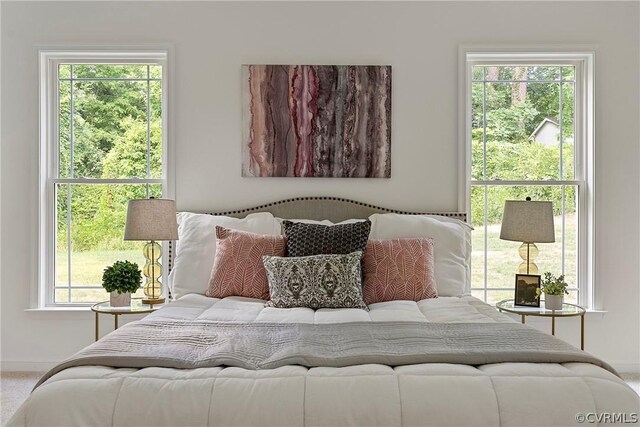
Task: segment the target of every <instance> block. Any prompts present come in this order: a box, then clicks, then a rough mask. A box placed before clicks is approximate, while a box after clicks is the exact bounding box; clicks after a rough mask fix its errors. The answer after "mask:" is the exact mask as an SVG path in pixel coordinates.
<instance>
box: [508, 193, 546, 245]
mask: <svg viewBox="0 0 640 427" xmlns="http://www.w3.org/2000/svg"><path fill="white" fill-rule="evenodd" d="M500 239H502V240H512V241H514V242H524V243H553V242H555V241H556V236H555V228H554V225H553V204H552V203H551V202H543V201H531V200H506V201H505V202H504V216H503V217H502V228H501V229H500Z"/></svg>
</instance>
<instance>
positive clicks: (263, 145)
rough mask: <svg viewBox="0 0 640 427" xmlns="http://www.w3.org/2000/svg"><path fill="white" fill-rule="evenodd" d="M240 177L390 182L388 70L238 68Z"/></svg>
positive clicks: (360, 67)
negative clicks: (241, 140) (241, 151)
mask: <svg viewBox="0 0 640 427" xmlns="http://www.w3.org/2000/svg"><path fill="white" fill-rule="evenodd" d="M242 73H243V77H242V80H243V85H244V87H243V97H244V99H243V120H244V124H243V126H244V131H243V159H242V162H243V164H242V175H243V176H249V177H334V178H389V177H390V176H391V66H373V65H371V66H370V65H366V66H365V65H245V66H243V70H242Z"/></svg>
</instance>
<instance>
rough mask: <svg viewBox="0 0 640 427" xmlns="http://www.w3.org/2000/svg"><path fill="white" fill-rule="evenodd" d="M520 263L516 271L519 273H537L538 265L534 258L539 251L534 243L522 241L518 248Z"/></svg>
mask: <svg viewBox="0 0 640 427" xmlns="http://www.w3.org/2000/svg"><path fill="white" fill-rule="evenodd" d="M518 253H519V254H520V258H522V263H521V264H520V265H519V266H518V273H520V274H538V266H537V265H536V263H535V262H533V260H534V259H536V258H537V257H538V254H539V253H540V252H539V251H538V247H537V246H536V244H535V243H523V244H522V245H520V249H518Z"/></svg>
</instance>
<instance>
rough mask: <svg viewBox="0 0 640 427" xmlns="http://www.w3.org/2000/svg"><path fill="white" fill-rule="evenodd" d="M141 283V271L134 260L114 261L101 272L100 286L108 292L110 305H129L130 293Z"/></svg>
mask: <svg viewBox="0 0 640 427" xmlns="http://www.w3.org/2000/svg"><path fill="white" fill-rule="evenodd" d="M141 283H142V273H140V268H138V264H136V263H134V262H129V261H116V262H115V263H113V265H110V266H109V267H107V268H105V269H104V273H102V287H103V288H105V290H106V291H107V292H110V298H109V299H110V303H111V306H112V307H123V306H127V305H130V304H131V294H132V293H133V292H135V291H137V290H138V288H139V287H140V284H141Z"/></svg>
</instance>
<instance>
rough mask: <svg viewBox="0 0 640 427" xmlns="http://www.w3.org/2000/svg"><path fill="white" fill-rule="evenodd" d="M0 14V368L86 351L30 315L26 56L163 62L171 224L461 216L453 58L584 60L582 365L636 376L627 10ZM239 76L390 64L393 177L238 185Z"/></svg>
mask: <svg viewBox="0 0 640 427" xmlns="http://www.w3.org/2000/svg"><path fill="white" fill-rule="evenodd" d="M1 7H2V70H1V75H2V124H3V127H2V133H1V137H2V145H1V150H2V151H1V155H2V164H1V171H2V179H1V183H2V187H1V188H2V199H1V201H2V216H1V218H2V219H1V221H2V222H1V233H2V248H1V254H2V272H1V280H2V281H1V285H2V298H1V304H2V305H1V308H2V317H1V320H2V350H1V357H2V361H3V364H4V366H5V367H14V368H15V367H17V366H18V365H16V362H22V365H20V366H22V367H30V366H31V367H38V366H40V365H38V364H39V363H41V362H53V361H57V360H60V359H62V358H64V357H67V356H69V355H70V354H71V353H73V352H75V351H76V350H78V349H80V348H81V347H83V346H85V345H86V344H89V343H90V342H91V341H92V339H93V335H92V334H93V317H92V315H91V314H90V313H88V312H74V313H52V312H28V311H25V309H26V308H27V307H28V304H29V295H28V293H29V287H30V283H31V282H32V281H33V280H34V278H35V275H34V274H33V272H34V270H35V269H36V265H37V264H36V263H37V259H36V230H37V227H36V225H37V211H36V208H37V198H36V197H37V196H36V191H37V180H38V169H37V168H38V160H37V154H38V87H37V76H38V74H37V55H36V52H37V46H55V45H60V44H63V45H64V44H67V43H76V44H77V43H79V44H84V45H86V44H108V45H113V44H145V43H152V44H154V43H160V44H170V45H173V51H172V52H173V56H174V63H175V68H174V79H175V86H174V91H173V93H172V94H171V97H172V103H171V105H172V108H173V119H174V122H173V123H174V125H175V126H174V128H173V135H174V136H175V138H174V141H173V143H174V144H175V149H176V153H175V166H176V190H177V193H176V196H177V202H178V208H179V209H183V210H186V209H193V210H199V209H225V208H231V207H240V206H250V205H253V204H256V203H259V202H266V201H271V200H276V199H280V198H286V197H291V196H298V195H335V196H342V197H348V198H353V199H357V200H361V201H366V202H371V203H377V204H382V205H385V206H391V207H397V208H406V209H427V208H429V209H436V210H456V209H457V200H458V198H457V193H456V192H457V188H458V186H457V180H458V177H459V171H458V170H457V145H458V142H457V141H458V136H457V112H458V110H457V108H458V106H457V100H458V97H457V90H458V82H457V70H458V64H457V52H458V46H459V45H460V44H522V45H531V44H557V43H561V44H583V43H588V44H594V45H597V57H596V73H597V84H596V99H597V105H596V114H597V116H596V136H597V149H596V165H597V183H596V190H597V197H598V198H597V202H596V203H597V236H596V237H597V248H596V249H597V266H596V268H597V277H596V279H597V280H596V283H597V286H598V288H597V292H598V295H599V297H600V301H601V306H602V308H604V309H606V310H607V311H608V313H606V314H605V315H593V316H591V317H590V318H588V320H587V349H588V350H589V351H591V352H593V353H595V354H596V355H599V356H601V357H603V358H605V359H606V360H607V361H609V362H612V363H617V364H623V365H620V366H625V367H626V368H629V367H634V366H635V367H637V366H638V362H639V359H640V350H639V348H638V347H639V343H640V339H639V336H638V335H639V323H640V318H639V314H638V313H639V299H640V291H639V289H640V280H639V278H638V273H639V271H638V261H639V258H640V249H639V231H640V230H639V221H638V218H639V217H640V211H639V194H640V192H639V182H640V179H639V178H640V177H639V174H638V168H639V166H640V161H639V160H640V159H639V149H638V148H639V147H638V140H639V130H638V115H639V103H638V92H639V91H638V75H639V73H640V69H639V64H638V39H639V27H640V23H639V19H638V11H639V10H638V4H637V3H635V4H634V3H611V2H607V3H606V4H605V3H597V2H586V3H575V2H557V3H555V2H541V3H517V4H516V3H508V2H497V3H485V2H471V3H440V2H437V3H396V4H392V3H362V2H355V3H334V2H330V3H290V2H283V3H267V2H260V3H240V4H238V3H234V4H231V3H205V2H195V3H171V2H159V3H151V2H138V3H125V2H113V3H98V2H86V3H84V2H69V3H56V2H43V3H32V2H24V3H23V2H16V3H7V2H3V3H2V5H1ZM534 23H535V24H534ZM246 63H323V64H358V63H359V64H391V65H392V66H393V137H392V141H393V156H392V162H393V163H392V176H393V177H392V178H391V179H388V180H374V179H369V180H367V179H362V180H339V179H250V178H241V176H240V172H241V168H240V154H241V148H240V138H241V125H240V123H241V117H240V114H241V106H240V99H241V97H240V65H241V64H246ZM544 327H548V326H547V325H544ZM577 327H578V324H577V322H572V321H569V320H568V321H567V322H566V323H565V322H562V323H559V324H558V329H559V331H560V334H561V336H563V337H565V338H567V339H568V340H569V341H571V342H574V343H577V339H578V329H577ZM105 331H106V328H105ZM27 362H33V364H32V365H29V364H28V363H27Z"/></svg>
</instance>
